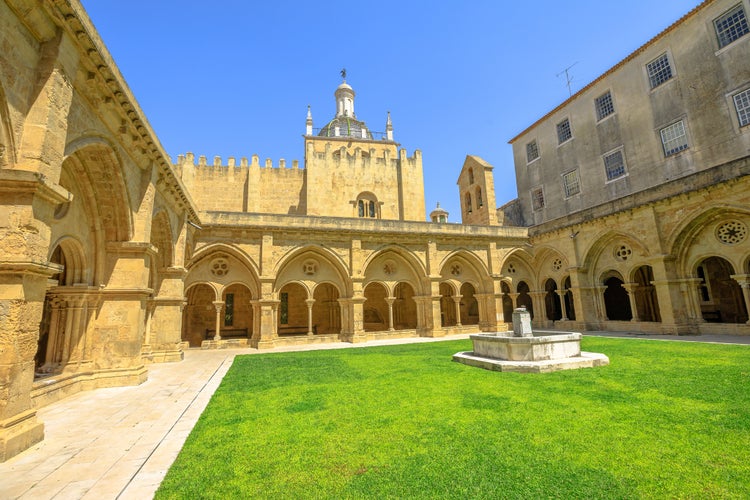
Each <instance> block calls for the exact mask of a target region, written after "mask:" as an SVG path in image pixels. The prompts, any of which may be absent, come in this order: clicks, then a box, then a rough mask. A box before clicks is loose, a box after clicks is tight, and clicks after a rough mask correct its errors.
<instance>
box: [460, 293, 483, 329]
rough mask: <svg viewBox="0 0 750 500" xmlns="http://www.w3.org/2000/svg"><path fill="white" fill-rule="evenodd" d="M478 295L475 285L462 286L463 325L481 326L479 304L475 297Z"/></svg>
mask: <svg viewBox="0 0 750 500" xmlns="http://www.w3.org/2000/svg"><path fill="white" fill-rule="evenodd" d="M475 293H476V291H475V289H474V285H472V284H471V283H464V284H463V285H461V324H462V325H478V324H479V304H478V303H477V299H476V297H475V296H474V295H475Z"/></svg>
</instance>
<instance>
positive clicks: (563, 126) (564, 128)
mask: <svg viewBox="0 0 750 500" xmlns="http://www.w3.org/2000/svg"><path fill="white" fill-rule="evenodd" d="M571 137H573V134H572V133H571V131H570V120H568V119H567V118H566V119H564V120H563V121H561V122H560V123H558V124H557V143H558V144H562V143H563V142H565V141H567V140H568V139H570V138H571Z"/></svg>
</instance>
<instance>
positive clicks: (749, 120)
mask: <svg viewBox="0 0 750 500" xmlns="http://www.w3.org/2000/svg"><path fill="white" fill-rule="evenodd" d="M742 94H745V99H747V106H746V107H745V108H744V109H743V112H744V113H745V120H746V121H745V123H742V118H741V115H740V109H739V108H738V107H737V97H738V96H740V95H742ZM731 102H732V105H733V106H734V113H735V116H736V117H737V126H738V127H739V128H741V129H742V128H745V127H747V126H750V88H746V89H744V90H740V91H739V92H735V93H734V94H731Z"/></svg>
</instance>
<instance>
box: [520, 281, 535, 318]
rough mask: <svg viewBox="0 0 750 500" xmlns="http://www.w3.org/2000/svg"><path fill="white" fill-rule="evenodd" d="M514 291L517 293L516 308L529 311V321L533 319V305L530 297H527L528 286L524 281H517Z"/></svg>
mask: <svg viewBox="0 0 750 500" xmlns="http://www.w3.org/2000/svg"><path fill="white" fill-rule="evenodd" d="M516 291H517V292H518V298H517V299H516V305H517V307H525V308H526V310H527V311H529V315H530V316H531V319H534V303H533V302H532V301H531V295H529V285H527V284H526V282H525V281H519V282H518V286H517V287H516Z"/></svg>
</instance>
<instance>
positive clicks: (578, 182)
mask: <svg viewBox="0 0 750 500" xmlns="http://www.w3.org/2000/svg"><path fill="white" fill-rule="evenodd" d="M571 175H573V176H574V177H575V183H571V184H568V177H569V176H571ZM561 177H562V183H563V193H564V194H565V199H566V200H567V199H568V198H572V197H573V196H576V195H579V194H581V176H580V174H579V173H578V169H577V168H574V169H573V170H568V171H567V172H565V173H564V174H562V175H561ZM573 186H575V188H576V189H577V191H576V192H574V193H571V192H570V188H571V187H573Z"/></svg>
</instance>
